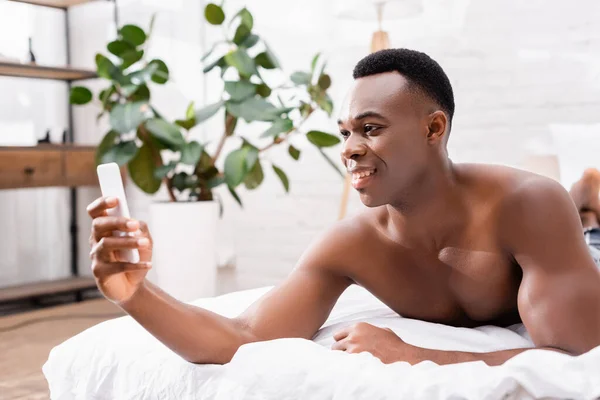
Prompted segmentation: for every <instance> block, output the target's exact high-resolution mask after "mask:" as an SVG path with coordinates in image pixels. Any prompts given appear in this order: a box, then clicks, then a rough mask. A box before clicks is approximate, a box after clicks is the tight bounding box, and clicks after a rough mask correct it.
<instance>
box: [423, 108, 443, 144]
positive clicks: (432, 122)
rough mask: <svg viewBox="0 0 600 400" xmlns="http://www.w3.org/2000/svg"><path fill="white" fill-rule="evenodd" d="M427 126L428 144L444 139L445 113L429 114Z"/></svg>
mask: <svg viewBox="0 0 600 400" xmlns="http://www.w3.org/2000/svg"><path fill="white" fill-rule="evenodd" d="M428 117H429V124H428V126H427V128H428V132H427V141H428V142H430V143H433V142H438V141H441V140H443V139H444V137H445V135H446V128H447V127H448V118H447V117H446V113H444V112H443V111H441V110H438V111H434V112H432V113H431V114H429V116H428Z"/></svg>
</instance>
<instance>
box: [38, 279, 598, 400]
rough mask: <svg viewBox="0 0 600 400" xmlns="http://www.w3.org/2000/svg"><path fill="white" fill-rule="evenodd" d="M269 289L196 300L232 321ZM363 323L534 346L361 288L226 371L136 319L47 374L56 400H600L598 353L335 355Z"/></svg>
mask: <svg viewBox="0 0 600 400" xmlns="http://www.w3.org/2000/svg"><path fill="white" fill-rule="evenodd" d="M270 289H271V288H270V287H265V288H260V289H254V290H247V291H241V292H235V293H230V294H227V295H224V296H220V297H215V298H207V299H199V300H196V301H193V302H191V304H195V305H198V306H202V307H204V308H207V309H209V310H212V311H214V312H218V313H220V314H222V315H225V316H228V317H234V316H236V315H238V314H239V313H241V312H242V311H243V310H244V309H245V308H246V307H247V306H248V305H249V304H250V303H252V302H253V301H254V300H256V299H257V298H258V297H260V296H261V295H263V294H264V293H266V292H267V291H268V290H270ZM358 321H366V322H369V323H371V324H373V325H377V326H381V327H389V328H391V329H392V330H393V331H394V332H395V333H397V334H398V335H399V336H400V337H401V338H402V339H403V340H405V341H406V342H407V343H411V344H414V345H418V346H422V347H427V348H436V349H442V350H462V351H494V350H502V349H509V348H526V347H532V342H531V339H530V338H529V336H528V335H527V332H526V331H525V329H524V327H523V325H521V324H518V325H513V326H511V327H509V328H498V327H493V326H482V327H478V328H475V329H467V328H454V327H449V326H445V325H441V324H434V323H428V322H422V321H417V320H412V319H408V318H402V317H400V316H398V315H397V314H395V313H394V312H393V311H391V310H390V309H389V308H388V307H386V306H385V305H384V304H383V303H381V302H380V301H379V300H378V299H376V298H375V297H374V296H372V295H371V294H370V293H368V292H367V291H366V290H364V289H363V288H361V287H359V286H351V287H350V288H348V289H347V290H346V291H345V292H344V293H343V295H342V296H341V298H340V299H339V301H338V302H337V304H336V306H335V308H334V309H333V311H332V313H331V315H330V317H329V319H328V320H327V322H326V323H325V324H324V325H323V327H322V328H321V330H319V332H318V333H317V334H316V335H315V336H314V338H313V340H312V341H309V340H302V339H279V340H274V341H269V342H261V343H252V344H248V345H245V346H242V347H241V348H240V349H239V350H238V352H237V353H236V354H235V356H234V358H233V359H232V361H231V362H230V363H229V364H226V365H195V364H191V363H188V362H186V361H184V360H183V359H181V358H180V357H179V356H177V355H176V354H175V353H173V352H172V351H171V350H169V349H168V348H166V347H165V346H164V345H163V344H162V343H160V342H159V341H158V340H156V339H155V338H154V337H153V336H152V335H150V334H149V333H147V332H146V331H145V330H144V329H143V328H142V327H141V326H140V325H139V324H137V322H135V321H134V320H133V319H132V318H130V317H122V318H117V319H114V320H110V321H106V322H103V323H101V324H98V325H96V326H94V327H92V328H90V329H88V330H86V331H84V332H82V333H80V334H78V335H76V336H74V337H72V338H70V339H69V340H67V341H65V342H64V343H62V344H60V345H59V346H57V347H55V348H54V349H53V350H52V351H51V353H50V355H49V358H48V361H47V362H46V363H45V364H44V366H43V372H44V374H45V376H46V379H47V380H48V384H49V388H50V393H51V398H52V399H53V400H68V399H86V400H101V399H102V400H105V399H119V400H127V399H215V400H221V399H228V400H236V399H278V400H279V399H401V398H405V399H429V400H430V399H477V400H481V399H533V398H570V399H596V398H599V397H600V347H598V348H596V349H593V350H592V351H590V352H588V353H586V354H584V355H581V356H579V357H569V356H566V355H564V354H559V353H555V352H551V351H544V350H532V351H527V352H524V353H522V354H520V355H518V356H516V357H514V358H512V359H511V360H509V361H508V362H506V363H505V364H504V365H502V366H499V367H489V366H487V365H486V364H485V363H483V362H471V363H464V364H456V365H447V366H438V365H436V364H435V363H432V362H422V363H419V364H417V365H415V366H410V365H409V364H408V363H404V362H398V363H394V364H389V365H385V364H383V363H381V362H380V361H379V359H377V358H375V357H374V356H372V355H370V354H369V353H360V354H346V353H343V352H339V351H332V350H330V349H329V347H330V346H331V344H332V343H333V339H332V335H333V333H334V332H336V331H337V330H339V329H340V328H341V327H343V326H346V325H349V324H353V323H356V322H358Z"/></svg>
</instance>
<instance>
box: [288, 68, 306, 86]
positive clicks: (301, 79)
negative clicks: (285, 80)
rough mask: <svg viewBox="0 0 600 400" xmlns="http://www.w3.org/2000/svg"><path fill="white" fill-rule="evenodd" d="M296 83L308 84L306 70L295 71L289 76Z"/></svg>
mask: <svg viewBox="0 0 600 400" xmlns="http://www.w3.org/2000/svg"><path fill="white" fill-rule="evenodd" d="M290 79H291V80H292V82H294V83H295V84H296V85H310V74H309V73H308V72H302V71H296V72H294V73H293V74H292V76H290Z"/></svg>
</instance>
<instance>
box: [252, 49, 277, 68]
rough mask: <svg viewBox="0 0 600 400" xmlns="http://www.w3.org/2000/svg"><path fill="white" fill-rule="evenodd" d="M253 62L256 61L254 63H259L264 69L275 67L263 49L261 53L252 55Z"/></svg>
mask: <svg viewBox="0 0 600 400" xmlns="http://www.w3.org/2000/svg"><path fill="white" fill-rule="evenodd" d="M254 62H255V63H256V65H260V66H261V67H263V68H264V69H273V68H276V65H275V63H274V62H273V60H272V59H271V58H270V57H269V55H268V54H267V52H265V51H263V52H262V53H258V55H257V56H256V57H254Z"/></svg>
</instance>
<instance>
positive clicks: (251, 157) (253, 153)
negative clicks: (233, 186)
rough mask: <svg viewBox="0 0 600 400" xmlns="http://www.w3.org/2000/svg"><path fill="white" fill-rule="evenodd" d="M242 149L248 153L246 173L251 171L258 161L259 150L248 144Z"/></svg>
mask: <svg viewBox="0 0 600 400" xmlns="http://www.w3.org/2000/svg"><path fill="white" fill-rule="evenodd" d="M242 148H243V149H244V150H245V151H246V171H250V170H251V169H252V168H254V164H256V162H257V161H258V149H257V148H256V147H254V146H252V145H251V144H250V143H248V142H245V144H244V146H243V147H242Z"/></svg>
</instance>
